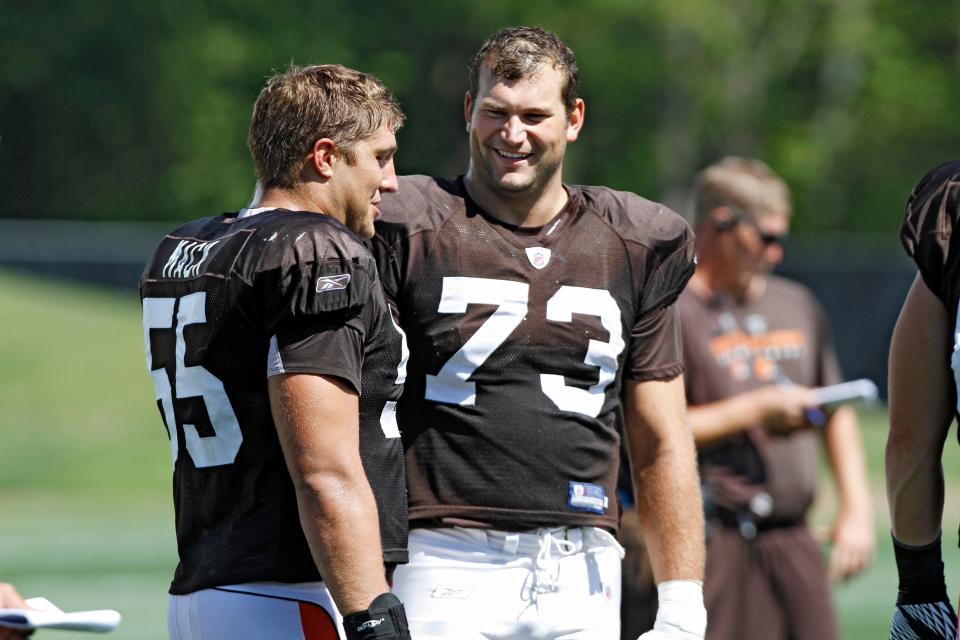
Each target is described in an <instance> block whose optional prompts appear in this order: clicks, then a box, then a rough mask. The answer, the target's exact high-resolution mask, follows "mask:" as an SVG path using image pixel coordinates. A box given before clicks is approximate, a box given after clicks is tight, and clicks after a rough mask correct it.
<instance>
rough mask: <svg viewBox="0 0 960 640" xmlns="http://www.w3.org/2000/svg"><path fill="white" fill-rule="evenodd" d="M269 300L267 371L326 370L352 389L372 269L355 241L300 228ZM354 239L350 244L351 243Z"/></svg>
mask: <svg viewBox="0 0 960 640" xmlns="http://www.w3.org/2000/svg"><path fill="white" fill-rule="evenodd" d="M296 244H297V246H295V247H294V251H293V252H292V256H293V258H292V259H291V260H287V261H285V262H284V263H283V264H282V265H281V268H280V282H279V284H278V286H277V291H276V298H275V300H274V301H273V304H271V305H269V309H270V311H269V312H268V314H269V315H268V317H267V324H268V334H269V335H270V336H271V339H270V351H269V355H268V359H267V375H278V374H282V373H311V374H319V375H332V376H336V377H338V378H341V379H343V380H345V381H346V382H348V383H349V384H350V385H351V386H352V387H353V388H354V389H355V390H356V391H357V392H358V393H359V390H360V369H361V367H362V365H363V348H364V343H365V341H366V339H367V336H368V334H369V333H370V331H371V327H370V323H371V321H370V318H371V317H372V316H373V314H372V313H371V312H369V310H368V309H367V307H369V306H370V305H373V304H374V303H375V297H374V296H373V288H374V285H375V282H376V281H375V278H376V269H375V266H374V262H373V259H372V258H371V257H370V255H369V253H368V252H367V251H366V249H364V248H363V247H362V246H361V245H360V244H359V243H358V242H355V241H353V240H351V239H345V238H336V237H334V238H328V237H324V236H323V235H313V236H312V237H311V234H309V233H308V234H304V235H301V236H300V237H298V238H297V240H296ZM352 245H355V246H352Z"/></svg>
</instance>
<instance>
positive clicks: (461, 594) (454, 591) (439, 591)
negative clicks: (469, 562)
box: [430, 585, 473, 600]
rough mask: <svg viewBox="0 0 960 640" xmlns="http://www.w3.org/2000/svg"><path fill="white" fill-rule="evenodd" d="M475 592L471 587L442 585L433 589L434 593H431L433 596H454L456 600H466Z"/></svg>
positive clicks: (444, 597) (442, 597) (443, 597)
mask: <svg viewBox="0 0 960 640" xmlns="http://www.w3.org/2000/svg"><path fill="white" fill-rule="evenodd" d="M472 593H473V589H471V588H469V587H452V586H446V585H441V586H439V587H437V588H436V589H434V590H433V593H431V594H430V597H431V598H441V599H447V598H452V599H454V600H466V599H467V598H469V597H470V594H472Z"/></svg>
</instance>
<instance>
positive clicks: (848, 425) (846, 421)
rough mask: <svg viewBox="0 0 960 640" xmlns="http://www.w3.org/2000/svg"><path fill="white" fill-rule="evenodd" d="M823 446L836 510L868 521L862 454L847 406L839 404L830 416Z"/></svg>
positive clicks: (868, 499) (869, 510)
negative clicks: (832, 477)
mask: <svg viewBox="0 0 960 640" xmlns="http://www.w3.org/2000/svg"><path fill="white" fill-rule="evenodd" d="M824 447H825V448H826V451H827V460H828V462H829V464H830V468H831V470H832V471H833V476H834V479H835V481H836V485H837V496H838V499H839V504H840V511H841V512H843V513H846V514H849V515H851V516H854V517H857V518H860V519H865V520H867V521H870V520H872V518H873V505H872V504H871V496H870V486H869V483H868V481H867V465H866V456H865V455H864V452H863V442H862V440H861V438H860V429H859V426H858V424H857V416H856V413H855V412H854V410H853V409H852V408H851V407H839V408H838V409H837V410H836V411H834V412H833V414H832V415H831V416H830V419H829V420H828V421H827V424H826V428H825V429H824Z"/></svg>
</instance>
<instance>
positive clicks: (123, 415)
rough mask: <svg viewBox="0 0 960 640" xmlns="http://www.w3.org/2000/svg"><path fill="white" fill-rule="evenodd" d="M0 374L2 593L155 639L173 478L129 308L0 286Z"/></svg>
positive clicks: (91, 294) (97, 295) (161, 631)
mask: <svg viewBox="0 0 960 640" xmlns="http://www.w3.org/2000/svg"><path fill="white" fill-rule="evenodd" d="M0 363H2V367H0V407H2V411H0V508H2V510H3V512H2V515H0V523H2V524H0V580H6V581H11V582H14V583H15V584H16V585H17V587H18V589H19V590H20V591H21V592H22V593H23V594H24V595H25V596H28V597H29V596H35V595H43V596H46V597H47V598H49V599H50V600H52V601H53V602H54V603H56V604H58V605H59V606H60V607H61V608H63V609H66V610H78V609H88V608H94V609H97V608H115V609H118V610H120V611H121V613H122V614H123V616H124V621H123V622H122V623H121V625H120V627H119V628H118V629H117V631H116V632H115V633H114V634H113V635H112V636H111V637H116V638H131V639H134V638H135V639H137V640H152V639H154V638H156V639H158V640H159V639H161V638H165V637H166V623H165V610H166V589H167V586H168V584H169V581H170V576H171V575H172V573H173V568H174V567H175V566H176V544H175V541H174V533H173V514H172V511H173V509H172V505H171V499H170V475H171V464H170V453H169V448H168V447H167V446H166V443H165V440H166V432H165V430H164V428H163V424H162V422H161V421H160V418H159V414H158V411H157V409H156V405H155V403H154V400H153V390H152V387H151V385H150V381H149V378H148V376H147V374H146V368H145V365H144V357H143V334H142V330H141V329H140V320H139V304H138V303H137V300H136V295H135V294H132V293H131V294H129V295H120V294H115V293H106V292H103V291H100V290H97V289H90V288H84V287H78V286H71V285H61V284H52V283H50V282H47V281H43V280H36V279H32V278H26V277H22V276H18V275H14V274H12V273H9V272H0ZM40 637H41V638H45V639H48V640H56V639H57V638H63V639H67V638H74V639H75V638H77V634H76V633H71V632H62V631H61V632H57V631H46V632H43V633H42V634H40Z"/></svg>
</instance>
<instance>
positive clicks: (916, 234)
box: [900, 160, 960, 419]
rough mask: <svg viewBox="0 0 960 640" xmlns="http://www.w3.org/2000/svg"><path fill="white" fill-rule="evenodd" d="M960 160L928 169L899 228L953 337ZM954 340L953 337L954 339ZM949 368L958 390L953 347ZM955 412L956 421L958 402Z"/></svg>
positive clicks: (958, 289) (959, 254) (959, 283)
mask: <svg viewBox="0 0 960 640" xmlns="http://www.w3.org/2000/svg"><path fill="white" fill-rule="evenodd" d="M958 217H960V160H954V161H952V162H947V163H946V164H942V165H940V166H939V167H936V168H934V169H933V170H931V171H930V172H929V173H928V174H927V175H925V176H924V177H923V178H922V179H921V180H920V182H918V183H917V186H916V187H914V189H913V192H912V193H911V194H910V198H909V200H908V201H907V206H906V213H905V215H904V219H903V224H902V225H901V227H900V240H901V242H902V243H903V246H904V248H905V249H906V250H907V253H908V254H909V255H910V257H912V258H913V261H914V262H915V263H916V265H917V269H918V270H919V272H920V275H921V276H922V277H923V281H924V282H925V283H926V284H927V286H928V287H930V290H931V291H932V292H933V293H934V295H936V296H937V297H938V298H940V300H942V301H943V304H944V305H945V306H946V309H947V316H948V318H949V322H950V326H951V327H954V331H953V333H954V336H957V335H960V333H958V332H960V326H958V325H957V319H958V318H957V309H958V305H960V234H957V235H954V233H953V232H954V231H955V230H956V227H957V226H958V224H960V220H958ZM955 341H956V338H955ZM948 358H949V362H950V366H951V367H952V369H953V378H954V387H955V393H956V389H957V388H958V387H960V350H958V349H957V344H956V343H955V344H954V348H953V351H952V353H945V354H944V362H945V363H946V362H947V361H948ZM956 405H957V406H956V408H955V412H956V414H957V418H958V419H960V401H958V402H957V403H956Z"/></svg>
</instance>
